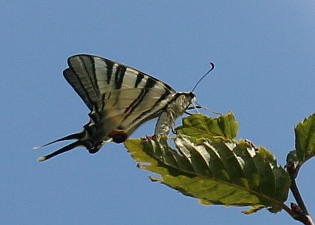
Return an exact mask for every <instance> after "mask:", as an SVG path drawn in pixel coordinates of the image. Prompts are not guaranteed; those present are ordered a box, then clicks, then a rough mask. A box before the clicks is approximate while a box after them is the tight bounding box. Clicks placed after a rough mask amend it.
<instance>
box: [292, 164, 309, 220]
mask: <svg viewBox="0 0 315 225" xmlns="http://www.w3.org/2000/svg"><path fill="white" fill-rule="evenodd" d="M287 171H288V173H289V175H290V178H291V186H290V190H291V192H292V194H293V196H294V198H295V200H296V202H297V204H295V203H291V210H292V211H293V213H294V214H292V213H289V214H290V215H291V216H292V217H293V218H294V219H295V220H298V221H300V222H302V223H303V224H305V225H314V223H313V221H312V218H311V216H310V215H309V213H308V211H307V208H306V206H305V204H304V201H303V199H302V196H301V194H300V191H299V188H298V186H297V184H296V182H295V179H296V177H297V174H298V169H297V168H296V167H295V165H294V163H293V162H291V161H289V162H288V163H287ZM286 211H287V210H286ZM287 212H288V211H287Z"/></svg>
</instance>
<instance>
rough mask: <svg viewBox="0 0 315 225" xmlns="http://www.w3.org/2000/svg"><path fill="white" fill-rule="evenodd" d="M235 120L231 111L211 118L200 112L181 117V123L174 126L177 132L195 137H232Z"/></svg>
mask: <svg viewBox="0 0 315 225" xmlns="http://www.w3.org/2000/svg"><path fill="white" fill-rule="evenodd" d="M237 129H238V128H237V122H236V120H235V117H234V115H233V113H231V112H229V113H228V114H226V115H221V116H219V117H217V118H211V117H208V116H205V115H202V114H194V115H193V116H189V117H186V118H184V119H183V125H182V126H179V127H178V128H176V129H175V130H176V132H177V133H178V134H185V135H188V136H190V137H195V138H200V137H203V138H209V139H214V138H224V139H233V138H235V137H236V135H237Z"/></svg>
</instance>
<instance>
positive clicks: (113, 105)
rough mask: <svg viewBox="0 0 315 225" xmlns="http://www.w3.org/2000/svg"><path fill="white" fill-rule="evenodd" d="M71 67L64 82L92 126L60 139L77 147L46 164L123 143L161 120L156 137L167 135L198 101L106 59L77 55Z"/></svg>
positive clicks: (193, 96) (68, 147) (66, 72)
mask: <svg viewBox="0 0 315 225" xmlns="http://www.w3.org/2000/svg"><path fill="white" fill-rule="evenodd" d="M68 64H69V68H67V69H65V70H64V77H65V78H66V80H67V81H68V82H69V83H70V85H71V86H72V87H73V88H74V90H75V91H76V92H77V93H78V95H79V96H80V97H81V98H82V100H83V101H84V102H85V104H86V105H87V106H88V108H89V109H90V110H91V112H90V114H89V115H90V122H89V123H87V124H86V125H85V126H84V130H83V131H82V132H79V133H75V134H72V135H68V136H66V137H64V138H61V139H58V140H56V141H63V140H70V139H77V141H76V142H74V143H72V144H70V145H67V146H65V147H64V148H62V149H59V150H58V151H56V152H54V153H52V154H50V155H48V156H46V157H42V158H40V159H41V160H46V159H48V158H50V157H52V156H55V155H57V154H60V153H62V152H64V151H68V150H71V149H72V148H75V147H77V146H80V145H82V146H84V147H86V148H87V149H88V150H89V152H90V153H95V152H97V151H98V150H99V148H100V147H101V146H102V145H103V144H104V143H105V142H107V141H114V142H119V143H120V142H123V141H124V140H125V139H126V138H127V137H128V136H129V135H130V134H131V133H132V132H133V131H134V130H135V129H136V128H137V127H139V126H140V125H141V124H142V123H144V122H145V121H147V120H149V119H152V118H155V117H159V116H160V118H159V120H158V123H157V125H156V128H155V134H167V133H168V131H169V126H171V124H172V123H173V122H174V121H175V119H176V118H177V117H178V116H179V115H181V114H182V113H183V112H184V111H185V110H186V108H187V107H188V106H189V105H190V103H191V102H192V101H194V98H195V95H194V94H193V93H189V92H188V93H185V92H184V93H176V92H175V90H173V89H172V88H171V87H170V86H168V85H167V84H165V83H163V82H162V81H159V80H158V79H156V78H154V77H152V76H149V75H147V74H145V73H142V72H140V71H138V70H136V69H134V68H131V67H128V66H125V65H123V64H120V63H117V62H114V61H111V60H108V59H105V58H101V57H97V56H92V55H75V56H72V57H70V58H69V59H68ZM56 141H54V142H56ZM54 142H51V143H54ZM49 144H50V143H49Z"/></svg>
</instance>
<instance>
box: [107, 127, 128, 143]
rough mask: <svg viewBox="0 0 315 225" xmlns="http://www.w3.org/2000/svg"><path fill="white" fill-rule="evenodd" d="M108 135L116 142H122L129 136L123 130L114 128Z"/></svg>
mask: <svg viewBox="0 0 315 225" xmlns="http://www.w3.org/2000/svg"><path fill="white" fill-rule="evenodd" d="M108 136H109V137H111V138H112V139H113V142H115V143H122V142H124V141H126V139H127V138H128V135H127V134H126V132H125V131H122V130H113V131H112V132H111V133H110V134H109V135H108Z"/></svg>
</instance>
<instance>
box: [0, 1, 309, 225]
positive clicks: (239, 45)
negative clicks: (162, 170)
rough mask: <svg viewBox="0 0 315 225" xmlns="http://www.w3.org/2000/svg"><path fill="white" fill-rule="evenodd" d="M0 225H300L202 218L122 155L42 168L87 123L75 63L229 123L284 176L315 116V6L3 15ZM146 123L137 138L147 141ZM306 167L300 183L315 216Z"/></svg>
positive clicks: (262, 216)
mask: <svg viewBox="0 0 315 225" xmlns="http://www.w3.org/2000/svg"><path fill="white" fill-rule="evenodd" d="M0 27H1V34H0V52H1V55H0V68H1V76H0V85H1V88H0V92H1V100H0V101H1V112H0V115H1V116H0V124H1V126H0V131H1V139H0V140H1V157H0V224H2V225H24V224H25V225H26V224H27V225H28V224H46V225H50V224H54V225H56V224H76V225H81V224H82V225H83V224H94V225H98V224H102V225H103V224H163V225H168V224H172V225H173V224H199V225H209V224H217V225H220V224H241V223H242V224H253V223H255V224H256V225H260V224H297V222H295V221H293V220H292V219H291V218H290V217H289V216H288V215H287V214H286V213H285V212H280V213H278V214H277V215H272V214H270V213H269V212H267V211H260V212H258V213H257V214H255V215H251V216H245V215H243V214H241V213H240V211H241V210H242V208H234V207H229V208H226V207H223V206H207V207H205V206H202V205H200V204H198V202H197V201H196V200H195V199H192V198H189V197H185V196H182V195H181V194H179V193H178V192H176V191H174V190H172V189H169V188H168V187H166V186H163V185H161V184H158V183H152V182H150V180H149V179H148V176H149V175H152V174H151V173H148V172H146V171H143V170H140V169H137V167H136V162H135V161H134V160H133V159H132V158H131V157H130V155H129V153H127V151H126V149H125V148H124V147H123V145H117V144H107V145H105V146H104V147H103V148H102V149H101V150H100V151H99V152H98V153H97V154H95V155H89V154H88V152H87V151H86V150H85V149H83V148H79V149H76V150H74V151H72V152H69V153H67V154H63V155H61V156H59V157H56V158H53V159H51V160H49V161H47V162H44V163H39V162H37V158H38V157H39V156H42V155H44V154H47V153H49V152H52V151H53V150H56V149H57V148H58V147H59V146H60V145H53V146H49V147H47V148H44V149H40V150H33V149H32V148H33V147H34V146H38V145H40V144H44V143H46V142H48V141H51V140H53V139H55V138H59V137H61V136H63V135H66V134H69V133H72V132H76V131H80V130H81V129H82V126H83V125H84V124H85V123H86V122H88V115H87V114H88V112H89V111H88V109H87V107H86V106H85V104H84V103H83V102H82V100H81V99H80V98H79V96H77V94H76V93H75V92H74V91H73V89H72V88H71V87H70V85H69V84H68V83H67V82H66V80H65V79H64V78H63V76H62V71H63V69H64V68H66V66H67V64H66V60H67V58H68V57H69V56H71V55H73V54H77V53H90V54H95V55H100V56H104V57H107V58H110V59H113V60H116V61H119V62H123V63H125V64H127V65H130V66H133V67H135V68H138V69H140V70H142V71H143V72H147V73H149V74H151V75H153V76H155V77H158V78H159V79H161V80H162V81H165V82H166V83H168V84H169V85H171V86H172V87H173V88H174V89H176V90H179V91H190V90H191V89H192V87H193V86H194V84H195V83H196V81H197V80H198V79H199V78H200V77H201V76H202V74H204V72H205V71H206V70H208V68H209V62H210V61H212V62H214V63H215V65H216V69H215V70H214V71H213V72H212V73H211V76H208V77H207V78H206V79H205V80H203V82H202V83H201V84H200V85H199V86H198V88H197V90H196V94H197V97H198V99H197V100H198V102H199V103H201V104H202V105H204V106H206V107H208V108H210V109H211V110H213V111H218V112H221V113H226V112H228V111H230V110H231V111H233V112H234V113H235V116H236V118H237V120H238V122H239V129H240V131H239V138H247V139H250V140H252V141H253V142H254V143H256V144H257V145H263V146H265V147H267V148H268V149H270V150H271V151H272V152H274V154H275V155H276V157H277V158H278V161H279V163H280V164H281V165H284V163H285V157H286V154H287V152H288V151H289V150H292V149H293V148H294V132H293V128H294V125H295V124H297V123H298V122H299V121H300V120H302V119H304V117H306V116H308V115H310V114H311V113H312V112H314V111H315V99H314V97H315V90H314V84H315V61H314V59H315V41H314V37H315V1H304V0H302V1H295V0H288V1H253V0H247V1H245V0H244V1H243V0H240V1H232V0H231V1H167V0H159V1H145V0H143V1H118V0H115V1H105V0H103V1H46V0H43V1H2V3H1V7H0ZM153 129H154V122H149V123H148V124H146V125H144V126H143V127H141V128H140V129H138V130H137V132H136V133H135V134H134V135H133V137H141V136H145V135H150V134H152V133H153ZM314 168H315V166H314V160H311V161H310V162H308V163H307V164H306V165H305V166H304V167H303V168H302V170H301V173H300V176H299V178H298V183H299V186H300V188H301V191H302V195H303V196H304V198H305V201H306V204H307V206H308V208H309V211H310V213H312V214H313V215H315V202H314V198H315V193H314V191H313V190H312V189H313V187H314V179H313V177H314V176H313V174H314V172H313V171H314Z"/></svg>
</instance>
